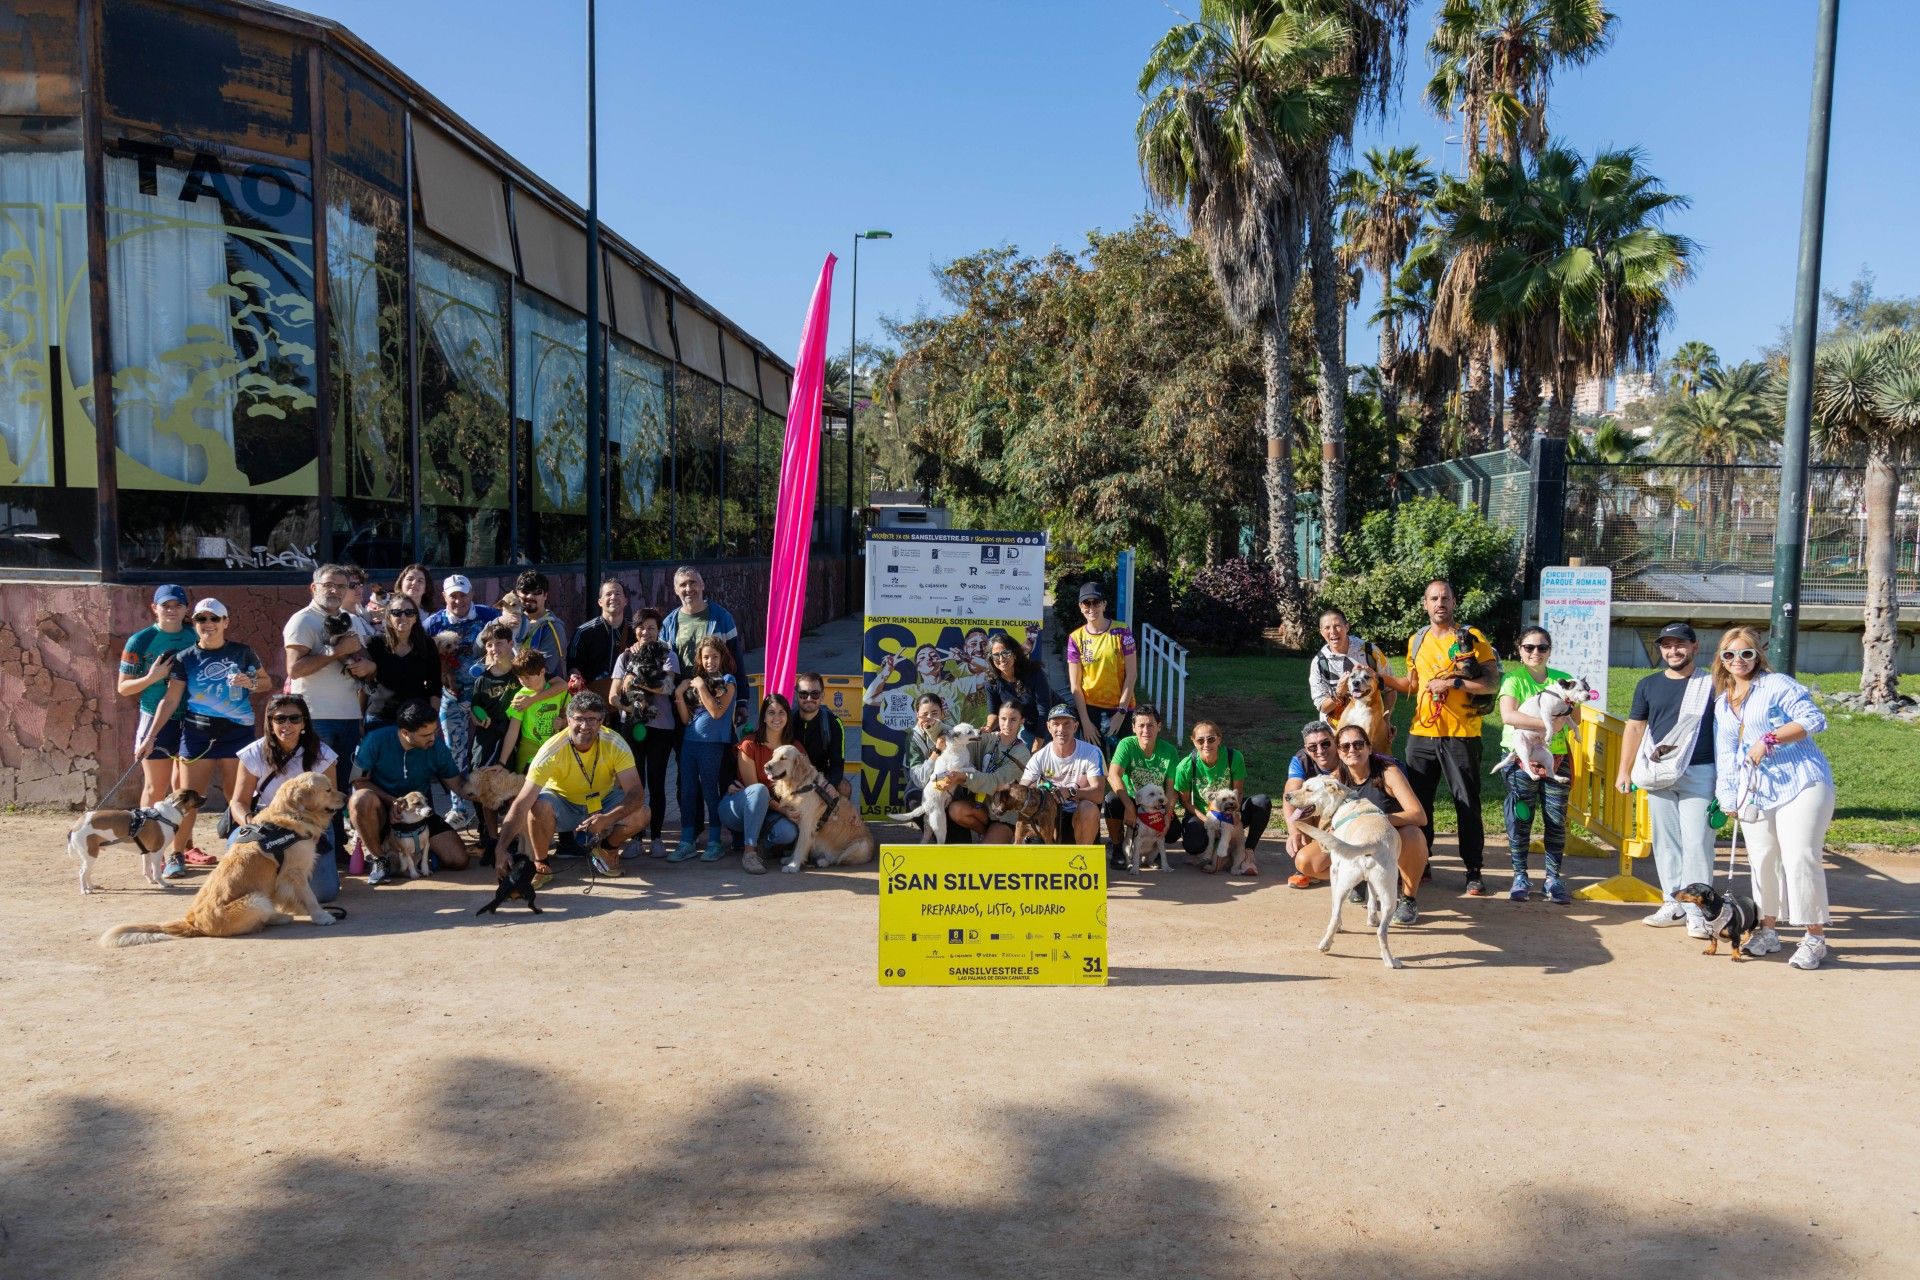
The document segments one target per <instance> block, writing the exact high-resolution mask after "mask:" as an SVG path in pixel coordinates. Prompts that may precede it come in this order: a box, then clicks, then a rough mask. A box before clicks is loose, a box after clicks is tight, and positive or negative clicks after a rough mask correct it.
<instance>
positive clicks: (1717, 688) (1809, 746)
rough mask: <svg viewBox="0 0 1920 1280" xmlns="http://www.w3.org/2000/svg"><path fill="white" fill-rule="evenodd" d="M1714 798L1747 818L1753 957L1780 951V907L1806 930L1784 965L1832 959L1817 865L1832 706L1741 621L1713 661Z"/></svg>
mask: <svg viewBox="0 0 1920 1280" xmlns="http://www.w3.org/2000/svg"><path fill="white" fill-rule="evenodd" d="M1713 689H1714V700H1713V728H1714V746H1715V748H1716V751H1715V760H1716V761H1717V768H1716V772H1715V775H1714V796H1715V798H1716V799H1717V800H1719V802H1720V807H1721V808H1722V809H1723V810H1725V811H1726V812H1727V813H1729V814H1731V815H1733V816H1734V817H1736V818H1739V819H1740V832H1741V834H1742V835H1744V836H1745V837H1746V842H1747V857H1748V859H1749V861H1750V871H1751V878H1752V881H1753V889H1754V897H1755V899H1757V904H1756V905H1758V907H1759V908H1760V928H1759V929H1757V930H1755V931H1754V933H1753V934H1752V935H1751V936H1750V937H1749V938H1748V939H1747V943H1746V952H1747V954H1748V955H1753V956H1764V955H1770V954H1772V953H1773V952H1775V951H1778V950H1779V949H1780V937H1779V935H1778V934H1777V933H1776V932H1775V931H1774V925H1775V924H1776V923H1778V921H1779V920H1780V919H1781V917H1782V915H1783V908H1784V915H1785V918H1786V920H1787V923H1788V924H1794V925H1801V926H1803V927H1804V928H1805V929H1806V936H1805V937H1803V938H1801V940H1800V947H1799V949H1798V950H1796V951H1795V952H1794V953H1793V958H1792V959H1791V960H1789V961H1788V962H1787V963H1789V964H1791V965H1792V966H1793V967H1794V968H1796V969H1818V968H1819V967H1820V962H1821V961H1822V960H1824V959H1826V958H1827V923H1828V919H1829V913H1828V910H1827V875H1826V871H1825V870H1824V869H1823V868H1822V867H1821V865H1820V854H1821V850H1822V849H1823V848H1824V847H1825V845H1826V838H1827V826H1828V824H1829V823H1831V822H1832V821H1833V767H1832V766H1831V765H1830V764H1828V763H1827V757H1826V756H1825V755H1824V754H1822V753H1821V750H1820V748H1819V747H1817V746H1815V745H1814V743H1813V735H1814V734H1816V733H1819V732H1821V731H1822V730H1824V729H1825V728H1826V727H1827V717H1826V713H1825V712H1823V711H1821V710H1820V708H1819V706H1818V705H1817V704H1816V703H1815V702H1814V700H1813V695H1812V694H1810V693H1808V692H1807V687H1806V686H1805V685H1803V684H1801V683H1800V682H1799V681H1797V680H1795V679H1794V678H1793V677H1792V676H1789V675H1784V674H1782V673H1780V672H1777V671H1773V670H1770V669H1769V668H1768V666H1767V655H1766V651H1765V650H1764V649H1762V648H1761V647H1760V636H1759V634H1758V633H1757V632H1755V631H1754V630H1753V629H1752V628H1750V627H1734V628H1733V629H1732V630H1730V631H1728V632H1727V633H1726V634H1725V635H1723V636H1721V637H1720V647H1719V651H1718V653H1717V654H1716V655H1715V657H1714V661H1713Z"/></svg>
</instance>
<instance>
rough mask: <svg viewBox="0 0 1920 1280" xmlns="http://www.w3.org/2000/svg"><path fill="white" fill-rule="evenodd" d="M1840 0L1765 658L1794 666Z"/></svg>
mask: <svg viewBox="0 0 1920 1280" xmlns="http://www.w3.org/2000/svg"><path fill="white" fill-rule="evenodd" d="M1839 24H1840V0H1821V3H1820V26H1819V29H1818V36H1817V38H1816V40H1815V43H1814V54H1813V108H1812V111H1811V113H1810V118H1809V119H1808V122H1807V175H1806V186H1805V188H1804V189H1803V191H1802V193H1801V197H1800V278H1799V284H1798V287H1797V288H1796V289H1795V292H1794V297H1793V346H1792V348H1791V351H1790V354H1789V363H1788V369H1787V421H1786V430H1785V433H1784V438H1783V439H1782V441H1781V451H1780V503H1779V511H1778V513H1777V515H1776V517H1775V520H1774V526H1773V612H1772V616H1771V617H1770V618H1769V619H1768V623H1767V661H1768V662H1769V663H1770V664H1771V665H1772V667H1773V669H1774V670H1775V671H1785V672H1787V673H1789V674H1791V673H1792V672H1793V669H1794V666H1795V664H1796V662H1797V661H1798V659H1799V654H1800V633H1799V626H1800V616H1799V615H1800V570H1801V564H1802V561H1803V560H1804V559H1805V558H1806V550H1807V434H1808V429H1809V427H1810V426H1811V425H1812V419H1813V344H1814V337H1815V333H1816V330H1817V329H1818V326H1819V320H1820V241H1821V237H1822V233H1823V232H1824V231H1825V228H1826V217H1827V142H1828V139H1829V137H1830V136H1831V134H1832V128H1831V126H1832V120H1833V46H1834V38H1835V34H1836V29H1837V28H1838V26H1839Z"/></svg>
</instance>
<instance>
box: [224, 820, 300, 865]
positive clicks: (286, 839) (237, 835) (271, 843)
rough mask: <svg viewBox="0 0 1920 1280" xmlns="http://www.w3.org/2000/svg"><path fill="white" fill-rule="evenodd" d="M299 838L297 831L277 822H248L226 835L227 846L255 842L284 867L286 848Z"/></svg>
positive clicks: (231, 846) (262, 850)
mask: <svg viewBox="0 0 1920 1280" xmlns="http://www.w3.org/2000/svg"><path fill="white" fill-rule="evenodd" d="M300 839H301V836H300V833H299V832H298V831H295V830H294V829H293V828H291V827H283V826H281V825H280V824H279V823H277V822H249V823H248V824H247V825H246V826H244V827H235V828H234V829H233V834H232V835H230V836H228V837H227V847H228V848H229V849H231V848H233V847H234V846H235V845H237V844H257V845H259V846H260V851H261V852H262V853H265V854H266V855H267V856H268V857H270V858H272V859H273V860H274V861H275V862H276V863H278V864H279V865H281V866H283V867H284V866H286V865H287V850H288V849H289V848H290V847H292V846H293V845H294V844H296V843H298V842H299V840H300Z"/></svg>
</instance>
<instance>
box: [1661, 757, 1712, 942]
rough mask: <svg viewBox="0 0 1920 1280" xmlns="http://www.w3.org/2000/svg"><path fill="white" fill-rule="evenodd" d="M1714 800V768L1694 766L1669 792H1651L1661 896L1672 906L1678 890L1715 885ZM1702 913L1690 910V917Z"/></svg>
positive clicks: (1710, 766)
mask: <svg viewBox="0 0 1920 1280" xmlns="http://www.w3.org/2000/svg"><path fill="white" fill-rule="evenodd" d="M1702 732H1704V730H1702ZM1712 799H1713V766H1712V765H1710V764H1696V765H1690V766H1688V768H1687V771H1686V772H1685V773H1683V774H1681V775H1680V780H1679V781H1678V782H1676V783H1674V784H1673V785H1672V786H1671V787H1668V788H1667V789H1666V790H1665V791H1649V792H1647V821H1648V822H1649V823H1650V824H1651V825H1652V827H1653V865H1654V869H1655V870H1656V871H1657V872H1658V873H1659V875H1660V892H1661V894H1662V895H1663V896H1664V897H1665V898H1666V900H1667V901H1668V902H1672V901H1673V891H1674V890H1675V889H1684V888H1686V887H1687V886H1688V885H1690V884H1711V883H1713V828H1712V827H1711V826H1708V825H1707V804H1708V802H1709V801H1710V800H1712ZM1698 910H1699V908H1698V907H1693V908H1690V910H1689V914H1692V913H1693V912H1697V911H1698Z"/></svg>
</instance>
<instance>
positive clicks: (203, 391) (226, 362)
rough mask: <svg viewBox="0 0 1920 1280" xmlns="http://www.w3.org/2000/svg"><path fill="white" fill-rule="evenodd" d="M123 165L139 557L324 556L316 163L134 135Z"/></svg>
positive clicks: (161, 563) (124, 396)
mask: <svg viewBox="0 0 1920 1280" xmlns="http://www.w3.org/2000/svg"><path fill="white" fill-rule="evenodd" d="M106 166H107V173H106V177H107V209H106V221H107V282H108V283H107V288H108V295H109V297H110V298H111V299H112V303H113V306H112V314H111V316H110V317H109V334H110V336H111V341H112V355H113V413H114V427H115V433H116V442H117V445H118V454H117V457H118V467H119V485H120V554H121V560H122V562H123V563H124V564H126V565H128V566H129V567H135V568H156V569H160V568H165V569H174V568H196V569H214V568H268V567H271V568H290V569H305V568H311V567H312V565H313V563H314V557H315V555H316V553H317V550H318V545H319V541H320V529H319V510H318V504H317V503H316V502H315V501H314V497H315V494H316V492H317V489H318V478H319V475H318V467H319V464H318V461H317V458H318V449H317V448H316V446H317V443H318V435H317V431H318V424H317V421H316V416H317V409H316V402H315V399H314V387H315V376H314V375H315V370H314V357H315V350H316V346H317V342H318V335H317V334H316V333H315V330H314V317H313V274H314V263H313V206H312V187H311V185H310V183H309V179H308V175H307V173H306V171H305V170H304V169H303V168H300V167H297V166H294V165H290V164H285V163H279V164H267V163H264V162H261V161H258V160H252V159H248V160H242V159H237V158H231V157H228V156H226V155H224V154H221V153H218V152H214V151H209V150H200V151H186V150H176V149H174V148H172V147H168V146H156V145H152V144H148V143H139V142H128V141H122V142H119V143H117V144H115V145H114V146H113V147H111V148H110V153H109V155H108V156H107V159H106Z"/></svg>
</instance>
